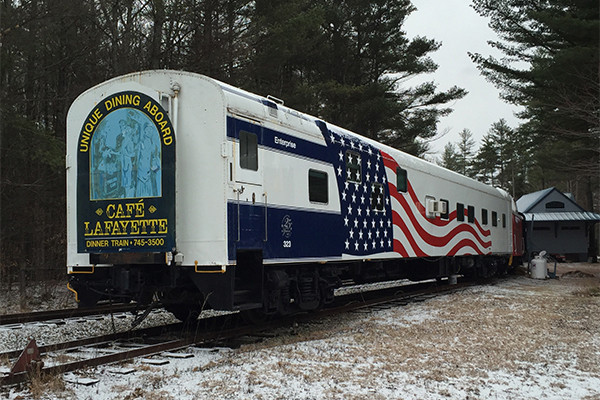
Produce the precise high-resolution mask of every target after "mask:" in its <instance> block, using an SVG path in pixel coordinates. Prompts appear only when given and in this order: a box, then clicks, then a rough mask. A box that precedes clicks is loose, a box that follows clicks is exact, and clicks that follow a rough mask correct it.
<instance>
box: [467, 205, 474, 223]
mask: <svg viewBox="0 0 600 400" xmlns="http://www.w3.org/2000/svg"><path fill="white" fill-rule="evenodd" d="M467 217H468V218H469V222H470V223H473V222H475V207H473V206H468V207H467Z"/></svg>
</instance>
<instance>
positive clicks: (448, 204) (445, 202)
mask: <svg viewBox="0 0 600 400" xmlns="http://www.w3.org/2000/svg"><path fill="white" fill-rule="evenodd" d="M440 203H443V204H445V205H446V206H443V207H442V209H443V210H446V211H444V212H443V213H441V214H440V218H441V219H449V218H450V203H449V202H448V200H444V199H440ZM443 210H442V211H443Z"/></svg>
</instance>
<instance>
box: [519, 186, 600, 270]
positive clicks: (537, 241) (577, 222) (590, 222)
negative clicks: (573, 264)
mask: <svg viewBox="0 0 600 400" xmlns="http://www.w3.org/2000/svg"><path fill="white" fill-rule="evenodd" d="M517 209H518V210H519V212H521V213H523V214H524V215H525V229H526V233H525V236H526V244H527V252H528V254H529V255H531V254H532V253H533V252H540V251H542V250H546V252H547V253H548V254H551V255H553V256H557V257H558V258H565V259H568V260H570V261H586V260H587V259H588V253H589V246H590V243H592V242H593V241H591V240H590V235H593V227H594V224H595V223H596V222H598V221H600V214H596V213H593V212H589V211H585V210H584V209H583V208H581V206H579V205H578V204H577V203H576V202H575V201H574V200H573V198H572V197H571V196H570V195H566V194H564V193H562V192H561V191H560V190H558V189H556V188H554V187H552V188H548V189H544V190H540V191H539V192H535V193H529V194H526V195H524V196H523V197H521V198H520V199H519V200H517ZM592 245H593V244H592Z"/></svg>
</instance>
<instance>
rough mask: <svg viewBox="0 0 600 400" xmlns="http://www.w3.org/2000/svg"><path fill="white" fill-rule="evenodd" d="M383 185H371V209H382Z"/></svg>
mask: <svg viewBox="0 0 600 400" xmlns="http://www.w3.org/2000/svg"><path fill="white" fill-rule="evenodd" d="M383 197H384V191H383V185H382V184H380V183H374V184H373V186H371V209H372V210H375V211H383V202H384V201H385V200H384V198H383Z"/></svg>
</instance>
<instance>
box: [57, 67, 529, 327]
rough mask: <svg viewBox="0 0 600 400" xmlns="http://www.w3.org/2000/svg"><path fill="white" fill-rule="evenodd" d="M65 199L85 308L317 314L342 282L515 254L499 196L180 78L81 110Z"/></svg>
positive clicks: (197, 79) (155, 77)
mask: <svg viewBox="0 0 600 400" xmlns="http://www.w3.org/2000/svg"><path fill="white" fill-rule="evenodd" d="M67 198H68V209H67V225H68V237H67V238H68V252H67V265H68V273H69V274H70V283H69V287H70V288H71V289H72V290H73V291H74V292H76V294H77V296H78V300H80V301H81V302H82V303H84V304H93V303H95V302H96V301H97V300H99V299H101V298H106V297H113V298H117V299H123V300H130V299H135V300H137V301H140V302H148V301H150V300H151V299H152V297H153V296H155V295H158V296H159V297H160V299H161V301H162V302H163V304H165V306H166V307H167V308H168V309H170V310H172V311H173V312H174V313H175V314H176V315H177V316H178V317H180V318H182V319H183V318H185V317H186V315H188V313H189V312H192V314H194V313H197V312H198V311H199V310H200V309H201V308H202V307H206V306H208V307H213V308H217V309H260V310H262V311H264V312H267V313H268V312H279V313H286V312H289V311H293V310H295V309H313V308H317V307H319V306H321V305H322V304H324V303H326V302H328V301H331V299H332V297H333V290H334V288H336V287H338V286H339V285H340V284H341V281H342V280H343V279H353V280H355V281H370V280H383V279H396V278H410V279H424V278H443V277H447V276H449V275H452V274H456V273H458V272H461V273H478V274H481V275H488V274H490V273H493V272H494V271H495V270H497V269H498V268H504V267H506V266H507V265H508V264H509V263H510V262H511V260H512V257H513V256H519V255H520V252H521V251H522V249H520V250H519V249H518V248H516V247H515V243H520V240H521V239H520V232H518V226H519V225H518V224H519V223H520V219H519V217H518V214H517V212H516V209H515V206H514V203H513V202H512V199H511V198H510V196H509V195H508V194H506V193H505V192H503V191H501V190H498V189H495V188H492V187H490V186H487V185H484V184H482V183H479V182H476V181H474V180H472V179H469V178H466V177H464V176H461V175H459V174H456V173H454V172H451V171H448V170H446V169H443V168H440V167H438V166H435V165H433V164H430V163H428V162H426V161H423V160H421V159H418V158H415V157H412V156H410V155H407V154H405V153H402V152H400V151H398V150H395V149H393V148H390V147H388V146H385V145H382V144H380V143H377V142H375V141H373V140H370V139H367V138H364V137H362V136H359V135H357V134H355V133H352V132H349V131H347V130H345V129H343V128H340V127H337V126H334V125H332V124H329V123H327V122H325V121H322V120H320V119H317V118H315V117H312V116H309V115H306V114H303V113H300V112H297V111H295V110H292V109H290V108H288V107H285V106H283V104H282V102H280V101H278V100H277V99H273V98H264V97H261V96H258V95H255V94H251V93H248V92H246V91H243V90H241V89H238V88H235V87H232V86H229V85H226V84H224V83H221V82H218V81H216V80H213V79H210V78H207V77H204V76H201V75H197V74H192V73H187V72H179V71H146V72H140V73H134V74H129V75H125V76H122V77H118V78H115V79H112V80H109V81H107V82H105V83H102V84H100V85H98V86H96V87H94V88H92V89H90V90H88V91H86V92H85V93H83V94H82V95H81V96H79V97H78V98H77V99H76V100H75V102H74V103H73V105H72V107H71V109H70V110H69V114H68V118H67ZM517 247H518V246H517Z"/></svg>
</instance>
